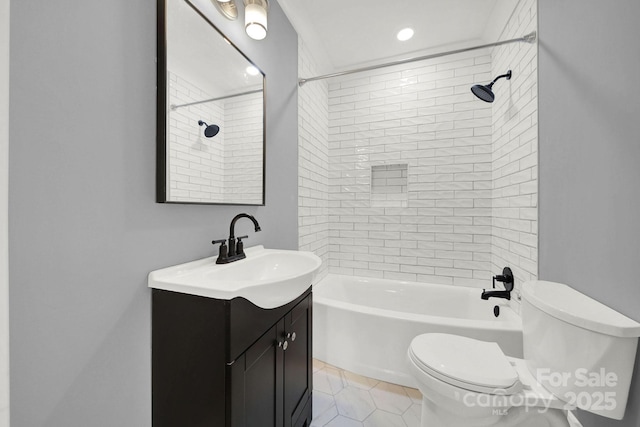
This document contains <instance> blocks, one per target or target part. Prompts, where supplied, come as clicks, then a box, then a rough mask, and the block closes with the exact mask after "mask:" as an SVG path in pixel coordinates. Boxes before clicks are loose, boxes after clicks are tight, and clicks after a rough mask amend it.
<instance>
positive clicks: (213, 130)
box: [198, 120, 220, 138]
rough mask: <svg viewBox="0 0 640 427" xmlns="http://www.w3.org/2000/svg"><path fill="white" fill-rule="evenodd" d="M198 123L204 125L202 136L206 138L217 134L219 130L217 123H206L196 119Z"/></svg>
mask: <svg viewBox="0 0 640 427" xmlns="http://www.w3.org/2000/svg"><path fill="white" fill-rule="evenodd" d="M198 125H200V126H206V127H205V128H204V136H206V137H207V138H213V137H214V136H216V135H217V134H218V132H220V126H218V125H208V124H207V123H205V122H203V121H202V120H198Z"/></svg>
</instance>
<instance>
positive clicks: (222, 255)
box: [211, 239, 229, 264]
mask: <svg viewBox="0 0 640 427" xmlns="http://www.w3.org/2000/svg"><path fill="white" fill-rule="evenodd" d="M211 243H213V244H214V245H215V244H218V243H220V250H219V251H218V259H216V264H226V263H227V262H228V258H229V257H228V254H227V241H226V239H221V240H213V241H211Z"/></svg>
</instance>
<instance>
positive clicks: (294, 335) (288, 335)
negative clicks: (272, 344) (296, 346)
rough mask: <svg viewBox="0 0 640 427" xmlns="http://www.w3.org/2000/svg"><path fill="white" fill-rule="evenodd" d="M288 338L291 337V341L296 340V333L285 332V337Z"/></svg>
mask: <svg viewBox="0 0 640 427" xmlns="http://www.w3.org/2000/svg"><path fill="white" fill-rule="evenodd" d="M289 338H291V341H292V342H293V341H295V340H296V333H295V332H293V333H288V334H287V339H289Z"/></svg>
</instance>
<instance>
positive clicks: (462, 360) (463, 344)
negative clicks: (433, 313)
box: [410, 334, 520, 394]
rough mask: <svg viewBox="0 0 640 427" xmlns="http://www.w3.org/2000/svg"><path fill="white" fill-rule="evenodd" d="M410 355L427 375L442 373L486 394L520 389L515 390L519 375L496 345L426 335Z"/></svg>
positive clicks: (445, 378)
mask: <svg viewBox="0 0 640 427" xmlns="http://www.w3.org/2000/svg"><path fill="white" fill-rule="evenodd" d="M410 354H411V356H412V358H413V359H414V361H415V362H416V363H417V364H419V365H421V367H422V368H426V369H425V370H426V371H427V372H432V373H436V374H440V375H435V376H436V377H437V378H438V379H440V380H443V381H445V382H448V383H449V384H452V385H456V386H461V387H463V388H466V389H469V390H474V391H478V392H483V393H486V392H490V390H495V389H500V390H501V391H503V392H504V391H509V392H511V391H516V390H517V389H520V387H514V385H516V383H518V384H519V382H518V373H517V372H516V370H515V369H514V368H513V366H511V363H509V360H508V359H507V357H506V356H505V355H504V353H503V352H502V350H501V349H500V346H498V344H497V343H495V342H488V341H479V340H476V339H472V338H467V337H461V336H458V335H448V334H424V335H419V336H417V337H415V338H414V339H413V341H411V346H410ZM449 379H451V380H453V381H449ZM507 394H510V393H507Z"/></svg>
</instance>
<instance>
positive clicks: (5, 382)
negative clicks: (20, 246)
mask: <svg viewBox="0 0 640 427" xmlns="http://www.w3.org/2000/svg"><path fill="white" fill-rule="evenodd" d="M0 94H1V95H0V427H9V273H8V271H9V237H8V234H9V217H8V213H9V207H8V200H9V0H0Z"/></svg>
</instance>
